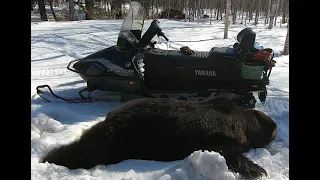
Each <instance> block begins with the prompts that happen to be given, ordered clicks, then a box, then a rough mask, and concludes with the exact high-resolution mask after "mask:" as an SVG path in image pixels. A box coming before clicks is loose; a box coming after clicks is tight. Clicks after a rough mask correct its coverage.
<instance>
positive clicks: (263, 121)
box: [250, 109, 277, 127]
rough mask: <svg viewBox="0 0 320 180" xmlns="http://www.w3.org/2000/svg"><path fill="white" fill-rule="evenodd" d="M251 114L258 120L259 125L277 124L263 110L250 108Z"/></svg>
mask: <svg viewBox="0 0 320 180" xmlns="http://www.w3.org/2000/svg"><path fill="white" fill-rule="evenodd" d="M250 111H251V112H252V114H253V115H255V116H256V118H257V120H258V122H259V124H260V125H262V126H265V125H267V124H269V125H273V126H275V127H276V126H277V125H276V123H275V122H274V121H273V120H272V119H271V118H270V117H269V116H268V115H266V114H265V113H264V112H262V111H259V110H256V109H250Z"/></svg>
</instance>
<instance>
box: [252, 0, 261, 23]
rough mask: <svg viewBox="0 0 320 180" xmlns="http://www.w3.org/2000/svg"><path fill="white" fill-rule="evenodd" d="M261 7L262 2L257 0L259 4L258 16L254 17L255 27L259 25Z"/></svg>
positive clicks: (257, 7)
mask: <svg viewBox="0 0 320 180" xmlns="http://www.w3.org/2000/svg"><path fill="white" fill-rule="evenodd" d="M260 6H261V0H257V2H256V15H255V17H254V25H257V24H258V23H259V16H260Z"/></svg>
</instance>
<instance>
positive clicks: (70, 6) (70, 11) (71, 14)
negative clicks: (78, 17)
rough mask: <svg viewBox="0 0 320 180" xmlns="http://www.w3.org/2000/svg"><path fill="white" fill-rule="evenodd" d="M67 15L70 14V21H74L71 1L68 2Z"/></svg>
mask: <svg viewBox="0 0 320 180" xmlns="http://www.w3.org/2000/svg"><path fill="white" fill-rule="evenodd" d="M69 14H70V21H74V6H73V0H69Z"/></svg>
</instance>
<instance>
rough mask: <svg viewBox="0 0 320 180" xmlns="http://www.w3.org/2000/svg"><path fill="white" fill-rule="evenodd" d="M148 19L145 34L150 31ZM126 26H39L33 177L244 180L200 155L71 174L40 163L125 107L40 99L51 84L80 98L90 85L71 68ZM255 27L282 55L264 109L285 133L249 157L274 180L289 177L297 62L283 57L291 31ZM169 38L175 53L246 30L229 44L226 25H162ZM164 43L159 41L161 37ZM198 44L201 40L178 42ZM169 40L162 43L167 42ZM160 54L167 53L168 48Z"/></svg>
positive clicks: (212, 155) (35, 27)
mask: <svg viewBox="0 0 320 180" xmlns="http://www.w3.org/2000/svg"><path fill="white" fill-rule="evenodd" d="M150 22H151V21H150V20H147V21H146V24H145V27H144V30H145V29H146V28H147V27H149V25H150ZM121 23H122V20H91V21H74V22H54V21H50V22H31V74H32V77H31V78H32V82H31V143H32V146H31V178H32V179H61V180H64V179H70V180H82V179H109V180H114V179H117V180H120V179H123V180H127V179H128V180H129V179H130V180H135V179H139V180H176V179H186V180H188V179H190V180H191V179H214V180H236V179H240V178H241V177H240V176H239V174H237V173H233V172H230V171H228V167H227V165H226V163H225V159H224V158H223V157H222V156H220V155H219V154H218V153H216V152H208V151H205V150H199V151H195V152H194V153H192V154H190V156H189V157H186V158H185V159H183V160H179V161H174V162H155V161H144V160H126V161H123V162H121V163H118V164H112V165H108V166H104V165H100V166H97V167H94V168H92V169H89V170H85V169H77V170H69V169H67V168H65V167H62V166H57V165H55V164H49V163H39V160H40V158H41V156H42V155H43V154H45V153H47V152H48V151H49V150H50V149H52V148H54V147H56V146H60V145H62V144H67V143H69V142H71V141H74V140H75V139H77V138H79V137H80V135H81V133H82V132H83V131H84V130H85V129H88V128H89V127H91V126H92V125H93V124H95V123H97V122H99V121H103V120H104V118H105V116H106V114H107V113H108V112H109V111H111V110H112V109H114V108H115V107H117V106H119V105H121V104H122V103H121V102H96V103H81V104H68V103H46V102H45V101H43V100H42V99H41V98H39V97H38V96H37V95H35V94H36V87H37V86H38V85H43V84H48V85H50V86H51V87H52V89H53V90H54V91H55V92H57V94H59V95H63V96H78V91H79V90H80V89H82V88H84V87H85V85H86V84H85V82H84V81H83V80H82V79H81V78H80V77H79V76H78V75H77V74H75V73H73V72H71V71H68V70H67V68H66V67H67V65H68V63H69V62H70V61H71V60H74V59H76V58H80V57H84V56H87V55H89V54H90V53H93V52H96V51H97V50H100V49H103V48H106V47H109V46H112V45H114V44H115V43H116V40H117V35H118V32H119V30H120V27H121ZM252 23H253V22H247V26H250V27H252V28H253V29H254V31H255V32H256V33H257V38H256V39H257V41H258V42H259V43H260V44H261V45H263V46H264V47H270V48H272V49H273V50H274V51H275V55H276V56H275V60H276V61H277V64H276V67H275V68H274V69H273V70H272V73H271V77H270V80H271V82H270V85H269V86H268V98H267V100H266V102H265V104H264V105H263V104H261V103H260V102H258V103H257V107H256V109H259V110H261V111H263V112H265V113H267V114H268V115H270V116H271V117H272V118H273V119H274V120H275V122H276V123H277V125H278V135H277V137H276V139H275V141H274V142H272V143H271V144H270V145H268V146H267V147H266V148H259V149H255V150H251V151H250V152H249V153H246V156H248V157H250V158H252V159H253V161H254V162H256V163H258V164H259V165H261V166H262V167H263V168H265V169H266V171H267V172H268V177H267V178H266V177H263V179H269V180H286V179H289V56H281V55H280V53H281V51H282V49H283V46H284V42H285V37H286V30H287V29H286V25H282V27H279V25H277V26H276V27H274V29H272V30H268V29H267V26H264V22H263V19H261V22H260V24H258V26H254V25H252ZM160 26H161V27H162V29H163V31H164V33H165V34H166V36H167V37H168V38H169V39H170V40H171V41H173V43H172V44H171V46H170V48H171V49H175V48H179V47H180V46H181V45H187V46H189V47H190V48H192V49H196V50H201V51H204V50H210V49H211V48H212V47H213V46H229V45H233V43H235V42H236V35H237V33H238V32H239V31H240V30H242V29H243V28H244V27H245V26H244V25H241V24H239V23H238V24H235V25H233V24H231V25H230V28H229V39H223V28H224V24H223V22H219V23H217V22H216V21H213V22H212V25H210V24H209V22H203V23H195V22H182V21H175V20H165V19H161V20H160ZM156 40H158V39H156ZM178 41H194V42H178ZM161 42H162V41H161ZM158 47H160V48H167V47H168V46H167V44H166V43H164V42H162V43H161V44H159V45H158Z"/></svg>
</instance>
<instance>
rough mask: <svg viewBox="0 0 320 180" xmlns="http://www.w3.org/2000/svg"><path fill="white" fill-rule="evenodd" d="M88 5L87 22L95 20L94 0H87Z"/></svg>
mask: <svg viewBox="0 0 320 180" xmlns="http://www.w3.org/2000/svg"><path fill="white" fill-rule="evenodd" d="M85 5H86V20H91V19H92V18H93V0H85Z"/></svg>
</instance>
